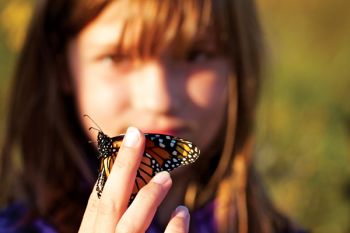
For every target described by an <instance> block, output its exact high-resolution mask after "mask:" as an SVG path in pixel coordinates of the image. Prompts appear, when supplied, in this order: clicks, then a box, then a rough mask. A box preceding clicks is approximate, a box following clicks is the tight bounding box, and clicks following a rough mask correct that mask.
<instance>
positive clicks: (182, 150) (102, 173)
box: [96, 129, 200, 204]
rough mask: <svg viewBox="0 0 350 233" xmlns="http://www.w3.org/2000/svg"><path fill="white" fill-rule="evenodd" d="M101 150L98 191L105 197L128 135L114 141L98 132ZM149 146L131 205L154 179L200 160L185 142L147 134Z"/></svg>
mask: <svg viewBox="0 0 350 233" xmlns="http://www.w3.org/2000/svg"><path fill="white" fill-rule="evenodd" d="M98 131H99V132H98V136H97V149H98V152H99V155H98V159H99V160H100V167H99V175H98V179H97V185H96V191H97V195H98V197H100V196H101V193H102V191H103V187H104V185H105V183H106V180H107V178H108V176H109V174H110V171H111V169H112V166H113V163H114V161H115V159H116V157H117V154H118V151H119V148H120V146H121V144H122V140H123V138H124V135H118V136H116V137H112V138H110V137H109V136H107V135H106V134H104V133H103V132H102V130H101V129H98ZM145 137H146V145H145V151H144V154H143V158H142V159H141V164H140V167H139V168H138V170H137V173H136V179H135V184H134V188H133V190H132V194H131V197H130V202H129V204H130V203H131V202H132V201H133V199H134V198H135V196H136V194H137V192H138V191H139V190H140V189H141V188H142V187H143V186H144V185H146V184H147V183H148V182H149V181H150V180H151V178H152V177H153V176H154V175H155V174H157V173H158V172H161V171H171V170H173V169H175V168H177V167H180V166H182V165H188V164H191V163H193V162H195V161H196V160H197V158H198V157H199V154H200V151H199V149H198V148H197V147H196V146H195V145H194V144H193V143H192V142H190V141H187V140H184V139H182V138H178V137H174V136H170V135H165V134H151V133H146V134H145Z"/></svg>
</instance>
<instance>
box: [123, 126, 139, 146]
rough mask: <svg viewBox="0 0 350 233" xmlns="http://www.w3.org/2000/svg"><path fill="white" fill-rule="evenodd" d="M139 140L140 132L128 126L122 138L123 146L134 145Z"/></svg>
mask: <svg viewBox="0 0 350 233" xmlns="http://www.w3.org/2000/svg"><path fill="white" fill-rule="evenodd" d="M139 140H140V132H139V131H138V130H137V129H136V128H134V127H129V128H128V130H127V131H126V135H125V138H124V146H126V147H136V146H137V143H138V142H139Z"/></svg>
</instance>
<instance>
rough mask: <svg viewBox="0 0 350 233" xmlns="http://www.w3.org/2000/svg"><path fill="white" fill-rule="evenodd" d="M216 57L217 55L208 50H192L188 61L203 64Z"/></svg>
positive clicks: (187, 58)
mask: <svg viewBox="0 0 350 233" xmlns="http://www.w3.org/2000/svg"><path fill="white" fill-rule="evenodd" d="M214 56H215V53H214V52H213V51H210V50H208V49H192V50H190V51H189V52H188V54H187V56H186V60H187V61H188V62H191V63H201V62H205V61H208V60H210V59H212V58H213V57H214Z"/></svg>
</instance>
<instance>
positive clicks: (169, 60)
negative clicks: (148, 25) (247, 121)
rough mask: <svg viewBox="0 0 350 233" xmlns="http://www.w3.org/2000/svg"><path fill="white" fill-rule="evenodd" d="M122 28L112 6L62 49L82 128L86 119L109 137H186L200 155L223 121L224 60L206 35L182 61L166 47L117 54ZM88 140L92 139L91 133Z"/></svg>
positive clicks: (227, 70) (226, 72) (86, 124)
mask: <svg viewBox="0 0 350 233" xmlns="http://www.w3.org/2000/svg"><path fill="white" fill-rule="evenodd" d="M119 12H120V11H119ZM122 26H123V25H122V22H121V20H120V14H119V13H118V11H116V8H115V6H114V4H113V3H112V4H111V5H110V6H108V7H107V8H106V9H105V10H104V11H103V12H102V13H101V14H100V15H99V16H98V17H97V18H96V19H95V20H94V21H92V22H91V23H90V24H88V25H87V26H86V27H85V28H84V29H83V30H82V31H81V32H80V33H79V34H78V35H77V36H76V37H75V38H74V39H73V40H72V41H71V42H70V44H69V47H68V54H69V55H68V56H69V58H68V59H69V64H70V68H71V71H72V76H73V83H74V84H73V89H74V93H75V98H76V102H77V106H78V113H79V114H80V116H81V122H82V124H83V127H84V128H85V129H88V128H89V127H90V126H94V125H93V123H92V122H91V121H90V120H89V119H88V118H86V117H83V115H84V114H88V115H89V116H90V117H91V118H92V119H94V121H95V122H96V123H97V124H98V125H99V127H101V129H102V130H103V131H104V133H106V134H108V135H109V136H116V135H117V134H121V133H124V132H125V130H126V128H127V127H128V126H135V127H138V128H139V129H141V130H142V131H143V132H145V133H146V132H148V133H163V134H170V135H175V136H179V137H183V138H186V139H188V140H191V141H193V142H194V143H195V144H196V145H198V147H199V148H200V149H201V150H202V151H205V150H206V149H207V145H210V143H211V142H212V141H213V139H214V137H215V136H216V135H217V133H218V131H219V130H220V128H221V126H222V122H223V120H224V119H225V113H226V106H227V81H228V77H229V75H230V74H231V70H230V66H229V62H228V59H226V58H225V57H224V56H221V55H220V54H219V52H218V48H217V47H216V46H215V42H214V41H213V40H212V39H210V37H209V36H206V37H202V38H196V39H195V40H194V41H196V42H195V43H194V44H193V45H192V46H191V47H190V48H189V49H188V51H187V55H186V56H184V57H183V58H178V57H176V56H174V49H171V48H170V46H169V49H165V50H164V52H162V53H161V54H160V55H157V56H149V57H148V58H142V59H141V58H137V57H134V56H132V55H131V54H123V53H121V52H117V50H116V48H117V47H118V44H117V42H118V41H119V40H118V38H120V37H121V35H122ZM174 43H176V39H175V40H174ZM130 46H131V48H130V49H129V50H130V51H132V46H133V45H130ZM135 48H136V45H135ZM88 134H89V136H90V138H91V139H92V140H96V132H94V131H91V132H88Z"/></svg>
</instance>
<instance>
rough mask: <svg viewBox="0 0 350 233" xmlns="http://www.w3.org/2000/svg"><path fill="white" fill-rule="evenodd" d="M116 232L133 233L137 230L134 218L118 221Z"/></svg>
mask: <svg viewBox="0 0 350 233" xmlns="http://www.w3.org/2000/svg"><path fill="white" fill-rule="evenodd" d="M115 232H117V233H133V232H136V229H135V225H134V223H133V220H131V219H123V220H121V221H120V222H119V223H118V225H117V227H116V230H115Z"/></svg>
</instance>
